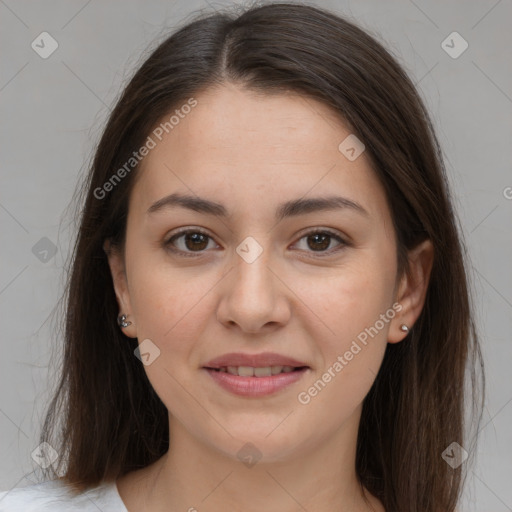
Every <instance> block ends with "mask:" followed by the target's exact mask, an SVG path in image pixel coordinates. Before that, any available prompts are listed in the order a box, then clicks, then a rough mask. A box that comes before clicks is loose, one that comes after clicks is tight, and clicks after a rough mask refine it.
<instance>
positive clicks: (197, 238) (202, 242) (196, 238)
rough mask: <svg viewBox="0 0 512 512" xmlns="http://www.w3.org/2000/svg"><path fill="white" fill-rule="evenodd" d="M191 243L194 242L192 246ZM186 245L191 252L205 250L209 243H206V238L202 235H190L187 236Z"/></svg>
mask: <svg viewBox="0 0 512 512" xmlns="http://www.w3.org/2000/svg"><path fill="white" fill-rule="evenodd" d="M190 241H192V244H189V242H190ZM198 244H199V245H198ZM185 245H186V246H187V249H190V250H194V249H204V248H205V247H206V246H207V245H208V242H207V241H206V236H205V235H203V234H201V233H192V234H190V233H188V234H187V235H185Z"/></svg>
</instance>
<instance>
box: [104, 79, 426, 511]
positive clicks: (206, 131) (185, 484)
mask: <svg viewBox="0 0 512 512" xmlns="http://www.w3.org/2000/svg"><path fill="white" fill-rule="evenodd" d="M196 99H197V101H198V105H197V106H196V107H195V108H194V109H193V110H192V112H191V113H190V114H188V115H187V116H186V117H185V118H184V119H182V120H180V122H179V124H178V125H177V126H175V127H174V129H173V130H172V131H171V132H169V134H168V135H167V136H166V137H165V138H164V139H163V140H162V141H161V142H159V143H158V144H157V146H156V147H155V148H154V149H152V150H151V151H150V153H149V154H148V156H147V157H146V158H145V160H144V162H143V168H142V169H141V171H140V175H139V176H138V179H137V182H136V184H135V186H134V188H133V191H132V194H131V197H130V205H129V214H128V220H127V236H126V245H125V248H124V252H118V251H114V250H110V248H109V245H108V243H106V245H105V250H106V251H107V254H108V255H109V264H110V267H111V271H112V276H113V278H114V287H115V291H116V296H117V299H118V303H119V309H120V313H123V314H126V315H127V316H128V320H129V321H131V322H132V324H131V325H130V326H129V327H127V328H125V329H124V332H125V334H126V335H128V336H130V337H137V338H138V340H139V343H141V342H142V341H143V340H146V339H150V340H151V341H152V343H154V344H155V345H156V346H157V347H158V348H159V350H160V356H159V357H157V358H156V359H155V360H154V362H152V363H151V364H150V365H148V366H145V367H144V368H145V371H146V372H147V375H148V378H149V380H150V382H151V384H152V386H153V387H154V389H155V391H156V392H157V394H158V395H159V397H160V398H161V400H162V401H163V403H164V404H165V405H166V407H167V409H168V411H169V425H170V433H171V434H170V449H169V451H168V453H167V454H166V455H164V456H163V457H162V458H160V459H159V460H158V461H157V462H156V463H154V464H152V465H151V466H148V467H146V468H144V469H142V470H139V471H135V472H132V473H129V474H127V475H125V476H124V477H122V478H119V479H118V480H117V486H118V490H119V493H120V495H121V497H122V499H123V501H124V502H125V504H126V507H127V508H128V509H129V510H130V511H135V510H137V511H138V510H146V511H152V512H153V511H163V510H194V508H195V509H196V510H198V511H199V512H202V511H211V512H213V511H221V510H222V511H225V510H244V511H261V510H280V511H281V512H288V511H290V512H291V511H296V510H304V509H306V510H308V511H310V512H313V511H320V510H321V511H326V510H327V511H328V510H332V511H334V510H336V511H351V512H359V511H366V510H375V511H383V510H384V508H383V507H382V504H381V503H380V501H379V500H377V499H376V498H375V497H373V496H371V495H370V494H369V493H368V492H367V491H364V492H363V491H362V490H361V488H360V486H359V485H358V483H357V479H356V473H355V456H356V440H357V430H358V425H359V421H360V415H361V409H362V402H363V399H364V397H365V396H366V394H367V393H368V391H369V390H370V387H371V385H372V383H373V381H374V379H375V377H376V375H377V373H378V371H379V368H380V365H381V362H382V359H383V356H384V352H385V349H386V345H387V343H398V342H401V341H402V340H403V339H404V338H405V336H406V334H405V333H404V332H402V331H401V330H400V325H401V324H406V325H408V326H412V325H413V324H414V322H415V321H416V319H417V317H418V316H419V314H420V312H421V308H422V306H423V303H424V298H425V293H426V286H427V283H428V278H429V273H430V269H431V264H432V257H433V256H432V246H431V244H430V242H428V241H427V242H424V243H423V244H421V245H420V246H418V247H417V248H415V249H414V251H411V253H410V255H409V256H410V258H409V259H410V263H411V273H410V275H409V276H398V275H397V266H396V246H395V233H394V230H393V226H392V220H391V216H390V210H389V207H388V204H387V201H386V197H385V194H384V190H383V188H382V186H381V185H380V183H379V181H378V179H377V177H376V175H375V174H374V172H373V170H372V168H371V164H370V160H369V158H368V157H367V155H366V153H364V152H363V153H362V154H361V156H359V157H358V158H357V159H356V160H355V161H349V160H348V159H347V158H346V157H345V156H344V155H343V154H342V153H341V152H340V151H339V150H338V146H339V144H340V143H341V141H343V140H344V139H345V138H346V137H347V136H348V135H349V134H350V133H351V132H350V130H349V129H348V128H347V127H346V126H345V124H344V123H342V121H341V120H340V119H339V118H338V117H336V116H335V115H334V113H333V112H332V111H331V110H330V109H329V108H328V107H326V106H324V105H323V104H321V103H319V102H316V101H314V100H311V99H308V98H305V97H303V96H300V95H297V94H283V93H281V94H279V95H262V94H259V95H257V94H255V93H254V92H250V91H248V90H245V89H243V88H242V87H241V86H240V85H235V84H224V85H223V86H220V87H217V88H214V89H208V90H206V91H203V92H202V93H201V94H199V95H197V96H196ZM171 193H183V194H191V195H197V196H200V197H202V198H207V199H210V200H212V201H216V202H218V203H222V204H223V205H224V206H225V207H226V209H227V210H228V212H229V213H230V215H229V217H227V218H225V219H219V218H217V217H215V216H212V215H208V214H205V213H198V212H194V211H190V210H187V209H184V208H180V207H173V208H164V209H162V210H160V211H158V212H154V213H148V212H147V210H148V208H149V207H150V206H151V205H152V204H154V203H155V202H156V201H158V200H160V199H161V198H163V197H165V196H167V195H169V194H171ZM333 194H335V195H340V196H343V197H345V198H348V199H350V200H351V201H354V202H357V203H358V204H360V205H361V206H362V207H363V208H364V209H365V210H366V212H367V214H366V215H365V214H361V213H359V212H358V211H356V210H354V209H351V208H344V209H338V210H330V211H317V212H311V213H307V214H302V215H300V216H296V217H290V218H285V219H283V220H281V221H279V222H277V223H276V220H275V217H274V215H275V211H276V208H277V206H278V205H280V204H281V203H282V202H284V201H288V200H292V199H299V198H303V197H307V198H311V197H326V196H330V195H333ZM181 227H187V228H201V229H202V230H203V231H206V232H207V234H208V235H209V237H211V238H206V239H202V240H203V241H204V244H203V245H202V246H201V248H200V250H199V252H198V251H197V250H196V252H194V249H195V248H196V247H197V245H196V246H195V245H194V244H193V242H190V241H189V243H188V245H186V238H185V237H183V236H182V237H181V238H179V239H177V240H175V241H174V247H175V248H176V250H178V251H179V250H181V251H188V253H189V254H192V256H190V257H187V256H183V255H181V256H180V255H179V254H177V253H173V252H171V251H170V250H169V249H168V248H166V247H165V242H167V241H169V239H170V238H171V236H172V235H173V234H175V232H176V230H177V228H181ZM322 228H323V229H327V228H329V229H330V230H331V231H334V232H335V234H338V235H339V236H340V237H342V238H343V239H344V240H346V241H348V242H349V243H348V245H341V244H340V242H338V241H337V240H336V239H335V238H334V237H332V238H330V244H329V245H328V246H327V249H326V248H325V246H322V244H321V243H319V242H318V241H316V240H315V239H314V237H313V239H311V236H310V237H309V238H308V236H307V235H309V234H310V232H311V231H314V230H315V229H317V230H318V231H321V230H322ZM248 236H251V237H253V238H254V239H256V240H257V242H258V243H259V244H260V246H261V248H262V250H263V252H262V253H261V255H260V256H259V258H257V259H256V260H255V261H254V262H252V263H247V262H246V261H244V260H243V259H242V258H241V257H240V256H239V255H238V254H237V252H236V250H235V249H236V248H237V246H238V245H239V244H240V243H241V242H242V241H243V240H244V239H245V238H246V237H248ZM205 240H206V241H205ZM328 242H329V238H327V243H328ZM196 243H197V242H196ZM340 247H341V249H340ZM336 249H340V250H338V251H336ZM201 251H202V252H201ZM322 251H323V252H322ZM322 254H324V256H322ZM325 254H327V255H325ZM396 302H398V303H399V304H400V305H401V306H402V309H401V311H400V312H397V313H396V315H395V316H394V318H393V319H392V320H390V321H388V322H387V323H385V326H384V328H382V329H381V330H380V331H379V332H378V335H376V336H374V337H373V338H370V339H369V342H368V344H367V345H366V346H364V348H363V349H362V350H361V351H360V352H359V353H358V354H357V355H355V356H354V357H353V359H352V360H351V361H350V362H348V364H347V365H346V366H345V367H344V368H343V370H342V371H341V372H339V373H337V374H336V376H335V377H334V378H332V380H331V381H330V382H329V383H328V384H327V385H326V386H325V388H324V389H322V390H321V392H319V393H318V394H317V395H316V396H315V397H313V398H311V401H310V402H309V403H308V404H307V405H303V404H301V403H299V401H298V399H297V395H298V393H300V392H302V391H305V390H306V391H307V390H308V388H309V387H310V386H311V385H312V384H313V383H314V382H315V381H317V380H318V379H319V378H321V376H322V374H323V373H324V372H325V371H326V370H327V369H328V368H329V367H332V365H333V363H334V362H335V361H336V360H337V358H338V356H340V355H343V354H344V353H345V352H346V351H348V350H349V349H350V346H351V343H352V341H353V340H355V339H356V336H357V335H358V334H359V333H361V332H362V331H364V329H365V328H368V327H370V326H373V325H374V324H375V322H376V321H377V320H378V319H379V317H380V315H381V314H383V313H385V312H386V311H388V310H389V309H390V308H392V305H393V303H396ZM405 342H407V341H405ZM229 352H245V353H260V352H277V353H279V354H282V355H286V356H290V357H293V358H295V359H298V360H299V361H303V362H305V363H306V364H307V365H308V366H310V370H308V372H307V373H306V374H305V375H304V376H303V377H302V379H301V380H300V381H299V382H297V383H295V384H292V385H291V386H289V387H288V388H286V389H284V390H281V391H279V392H278V393H276V394H274V395H271V396H266V397H262V398H257V399H255V398H245V397H240V396H236V395H232V394H230V393H229V392H228V391H225V390H223V389H222V388H220V387H219V386H218V385H217V384H216V383H214V382H213V379H212V378H211V377H210V375H209V374H208V373H206V372H205V370H203V369H202V367H203V365H205V364H206V363H207V362H208V361H210V360H211V359H213V358H214V357H217V356H219V355H222V354H225V353H229ZM246 443H252V444H253V445H255V446H256V447H257V449H258V450H259V452H260V453H261V454H262V457H261V459H260V460H259V461H258V462H257V463H256V464H255V465H254V466H252V467H250V468H249V467H246V466H245V465H244V464H242V463H241V461H240V460H239V459H238V457H237V452H238V451H239V450H240V449H241V448H242V446H244V445H245V444H246ZM301 507H303V508H301Z"/></svg>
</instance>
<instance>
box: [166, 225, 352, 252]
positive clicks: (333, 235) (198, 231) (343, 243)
mask: <svg viewBox="0 0 512 512" xmlns="http://www.w3.org/2000/svg"><path fill="white" fill-rule="evenodd" d="M189 234H201V235H204V236H206V237H208V239H209V240H213V238H212V237H211V236H210V235H209V234H208V233H206V232H205V231H203V230H202V229H199V228H195V229H190V228H185V229H183V230H181V231H178V232H177V233H174V234H173V235H172V236H171V237H170V238H169V239H168V240H167V241H165V242H164V247H165V248H166V249H167V250H169V251H170V252H172V253H174V254H177V255H178V256H183V257H186V258H189V257H192V258H195V257H200V256H201V255H203V254H204V253H205V252H206V250H205V249H204V250H202V251H182V250H181V249H176V248H175V247H173V245H172V244H173V242H174V241H175V240H177V239H179V238H181V237H183V236H184V235H189ZM319 234H321V235H328V236H330V237H331V238H334V239H335V240H336V241H337V242H339V245H338V246H337V247H336V248H334V249H328V250H326V251H307V252H311V253H313V254H315V257H320V258H322V257H327V256H331V255H332V254H333V253H336V252H338V251H340V250H342V249H343V248H344V247H348V246H350V244H349V243H348V242H347V241H346V240H344V239H343V238H341V237H340V235H338V234H337V233H335V232H333V231H331V230H329V229H314V230H311V231H308V232H307V233H304V234H303V235H302V236H301V237H300V238H299V241H300V240H302V239H303V238H307V237H310V236H313V235H319Z"/></svg>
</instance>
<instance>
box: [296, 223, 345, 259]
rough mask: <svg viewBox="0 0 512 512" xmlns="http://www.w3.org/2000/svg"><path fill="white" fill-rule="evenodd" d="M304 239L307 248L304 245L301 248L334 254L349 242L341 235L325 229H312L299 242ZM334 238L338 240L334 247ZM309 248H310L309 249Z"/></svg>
mask: <svg viewBox="0 0 512 512" xmlns="http://www.w3.org/2000/svg"><path fill="white" fill-rule="evenodd" d="M302 240H305V242H306V247H307V248H304V245H303V246H302V248H300V247H299V249H300V250H305V251H306V252H316V253H323V254H332V253H333V252H337V251H339V250H341V249H343V247H345V246H347V245H348V243H347V242H346V241H345V240H343V238H341V237H340V236H339V235H337V234H336V233H333V232H331V231H328V230H325V229H322V230H315V231H310V232H309V233H306V234H305V235H304V236H303V237H302V238H300V240H299V242H301V241H302ZM333 240H334V241H336V242H337V245H336V246H335V247H334V248H332V247H331V244H332V242H333ZM308 248H309V249H310V250H309V251H308ZM323 254H321V255H323Z"/></svg>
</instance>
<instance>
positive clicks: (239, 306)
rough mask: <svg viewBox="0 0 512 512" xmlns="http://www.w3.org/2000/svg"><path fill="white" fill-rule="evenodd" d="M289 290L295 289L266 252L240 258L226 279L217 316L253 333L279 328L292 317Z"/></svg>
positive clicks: (222, 321)
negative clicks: (254, 256)
mask: <svg viewBox="0 0 512 512" xmlns="http://www.w3.org/2000/svg"><path fill="white" fill-rule="evenodd" d="M264 252H265V251H264ZM287 293H291V292H289V289H288V288H287V287H286V286H285V284H284V283H283V280H282V279H280V277H279V274H278V272H277V271H276V270H273V269H271V268H270V267H269V264H268V259H267V258H265V257H264V256H263V254H262V255H261V256H260V257H259V258H258V259H257V260H256V261H253V262H252V263H247V262H246V261H244V260H243V259H241V258H240V259H239V261H237V262H236V263H235V268H234V269H233V270H232V271H231V272H229V274H228V276H226V279H225V280H223V283H222V288H221V294H222V295H221V300H220V301H219V305H218V309H217V319H218V321H219V322H221V323H222V324H224V325H225V326H226V327H230V328H233V327H234V326H238V328H240V329H241V330H242V331H243V332H246V333H251V334H256V333H260V332H265V331H269V330H272V329H277V328H279V327H282V326H283V325H285V324H286V323H287V322H288V321H289V319H290V313H291V308H290V301H289V298H288V296H287Z"/></svg>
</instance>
